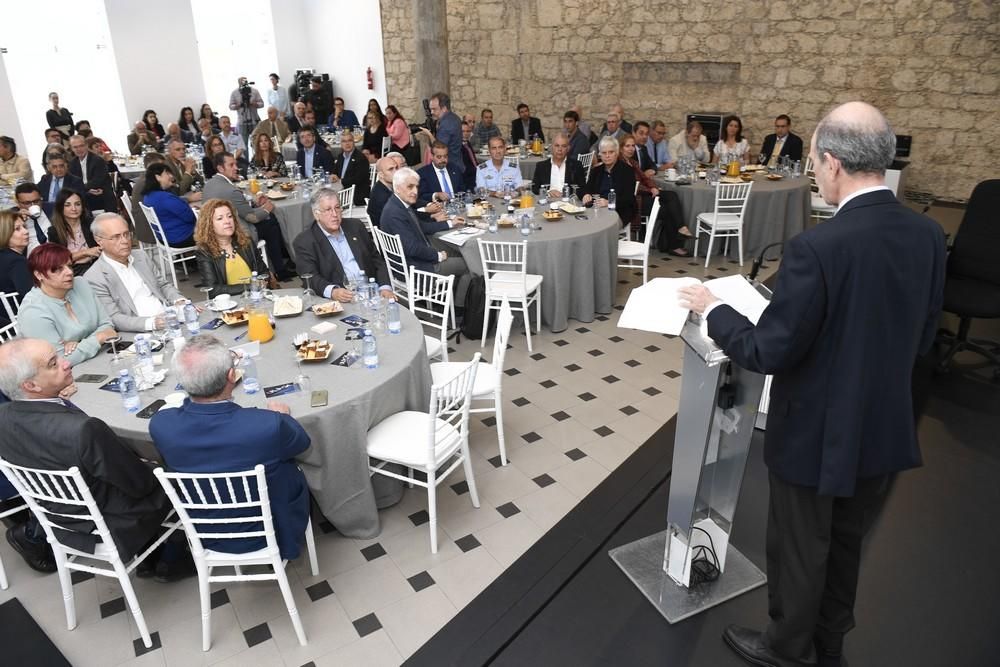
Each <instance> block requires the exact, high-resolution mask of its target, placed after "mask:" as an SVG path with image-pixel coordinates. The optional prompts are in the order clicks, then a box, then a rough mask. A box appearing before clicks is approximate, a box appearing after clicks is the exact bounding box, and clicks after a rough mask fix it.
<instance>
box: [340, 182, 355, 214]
mask: <svg viewBox="0 0 1000 667" xmlns="http://www.w3.org/2000/svg"><path fill="white" fill-rule="evenodd" d="M337 197H339V198H340V208H342V209H344V217H345V218H350V217H351V215H352V214H353V213H354V186H353V185H352V186H351V187H349V188H344V189H343V190H341V191H340V192H338V193H337Z"/></svg>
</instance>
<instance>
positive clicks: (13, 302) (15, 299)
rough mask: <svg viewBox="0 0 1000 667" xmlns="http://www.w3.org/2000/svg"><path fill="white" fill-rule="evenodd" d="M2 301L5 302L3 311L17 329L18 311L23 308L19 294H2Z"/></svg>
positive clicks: (0, 293) (0, 295)
mask: <svg viewBox="0 0 1000 667" xmlns="http://www.w3.org/2000/svg"><path fill="white" fill-rule="evenodd" d="M0 301H3V311H4V312H5V313H6V314H7V319H8V320H9V321H10V323H11V324H13V325H14V328H15V329H16V328H17V311H18V309H20V308H21V297H20V296H18V294H17V292H0Z"/></svg>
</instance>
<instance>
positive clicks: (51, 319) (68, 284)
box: [2, 243, 118, 366]
mask: <svg viewBox="0 0 1000 667" xmlns="http://www.w3.org/2000/svg"><path fill="white" fill-rule="evenodd" d="M28 269H29V270H30V271H31V275H32V280H33V281H34V283H35V287H34V288H32V290H31V291H30V292H28V293H27V294H26V295H25V297H24V301H22V302H21V309H20V310H19V311H18V313H17V321H18V327H19V328H20V329H21V335H22V336H25V337H27V338H41V339H43V340H47V341H48V342H50V343H51V344H52V345H54V346H56V347H57V348H58V349H59V351H60V352H61V353H62V354H63V356H65V357H66V359H67V360H69V363H71V364H73V365H74V366H75V365H76V364H78V363H80V362H82V361H86V360H87V359H90V358H91V357H93V356H94V355H96V354H97V353H98V352H99V351H100V350H101V345H102V344H103V343H104V341H106V340H107V339H109V338H112V337H114V336H117V335H118V334H117V333H116V332H115V330H114V328H113V327H112V326H111V320H109V319H108V316H107V314H106V313H105V312H104V309H103V308H102V307H101V304H100V302H98V300H97V296H96V295H95V294H94V290H93V288H91V286H90V283H88V282H87V281H86V280H84V279H83V278H82V277H77V276H74V275H73V264H72V256H71V255H70V253H69V250H67V249H66V248H64V247H63V246H60V245H56V244H55V243H45V244H43V245H40V246H38V247H37V248H36V249H35V250H34V251H33V252H32V253H31V254H30V255H28ZM2 347H5V345H4V346H2Z"/></svg>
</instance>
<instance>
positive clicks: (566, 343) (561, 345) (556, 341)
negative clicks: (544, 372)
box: [552, 338, 569, 347]
mask: <svg viewBox="0 0 1000 667" xmlns="http://www.w3.org/2000/svg"><path fill="white" fill-rule="evenodd" d="M552 344H553V345H558V346H559V347H563V346H564V345H569V341H568V340H563V339H562V338H560V339H559V340H554V341H552Z"/></svg>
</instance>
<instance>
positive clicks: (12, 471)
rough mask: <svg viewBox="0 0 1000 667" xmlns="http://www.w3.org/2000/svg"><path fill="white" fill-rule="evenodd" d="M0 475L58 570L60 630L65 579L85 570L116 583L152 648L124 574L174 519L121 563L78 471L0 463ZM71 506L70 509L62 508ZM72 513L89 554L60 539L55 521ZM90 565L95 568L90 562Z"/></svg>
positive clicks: (67, 597)
mask: <svg viewBox="0 0 1000 667" xmlns="http://www.w3.org/2000/svg"><path fill="white" fill-rule="evenodd" d="M0 471H2V472H3V474H5V475H6V476H7V479H9V480H10V483H11V484H13V485H14V488H15V489H17V492H18V493H19V494H21V498H23V499H24V501H25V502H26V503H27V504H28V507H29V508H30V509H31V512H32V513H33V514H34V515H35V518H36V519H38V522H39V524H41V526H42V529H43V530H45V536H46V538H48V542H49V546H51V547H52V553H53V555H54V556H55V561H56V568H57V569H58V571H59V585H60V586H61V587H62V594H63V604H64V606H65V608H66V627H67V628H69V629H70V630H72V629H74V628H75V627H76V605H75V603H74V599H73V582H72V579H71V577H70V573H71V572H72V571H77V572H90V573H91V574H99V575H101V576H104V577H113V578H116V579H118V583H119V585H121V587H122V593H123V594H124V595H125V600H126V601H127V602H128V607H129V610H131V612H132V617H133V618H134V619H135V625H136V627H137V628H138V630H139V635H140V636H141V637H142V643H143V644H144V645H145V646H146V648H150V647H152V646H153V640H152V638H151V637H150V636H149V629H148V628H147V627H146V619H145V617H144V616H143V615H142V609H140V608H139V600H138V599H137V598H136V596H135V590H133V588H132V582H131V581H130V580H129V574H130V573H131V572H132V570H134V569H135V568H136V567H137V566H138V565H139V564H140V563H142V561H143V560H145V559H146V558H147V557H148V556H149V555H150V554H151V553H153V551H154V550H156V549H157V548H158V547H159V546H160V545H161V544H163V542H164V541H165V540H166V539H167V538H168V537H169V536H170V535H171V534H172V533H173V532H174V531H175V530H177V528H178V527H179V525H180V524H179V523H178V522H176V521H174V522H170V521H169V519H170V517H168V521H166V522H164V524H163V526H164V528H165V530H164V532H163V533H162V534H161V535H160V536H159V537H158V538H157V539H156V540H155V541H154V542H153V543H152V544H151V545H149V546H148V547H147V548H146V550H145V551H143V552H142V553H141V554H139V555H138V556H136V557H135V558H133V559H132V560H131V561H130V562H129V563H128V564H127V565H126V564H125V563H123V562H122V559H121V555H120V554H119V553H118V547H116V546H115V542H114V540H113V539H112V537H111V532H110V531H109V530H108V526H107V524H106V523H104V516H103V515H102V514H101V510H100V509H99V508H98V507H97V502H96V501H95V500H94V496H93V494H91V493H90V488H89V487H88V486H87V483H86V482H85V481H84V479H83V475H82V474H81V473H80V469H79V468H77V467H76V466H73V467H72V468H70V469H69V470H38V469H35V468H25V467H23V466H16V465H14V464H12V463H8V462H7V461H5V460H3V459H0ZM67 508H72V509H67ZM69 514H72V516H73V521H74V523H75V522H78V521H79V522H81V523H82V524H84V525H86V524H88V523H93V524H94V534H95V535H96V536H97V538H98V540H99V542H98V544H97V546H96V548H95V549H94V552H93V553H90V552H87V551H81V550H80V549H77V548H75V547H72V546H69V545H67V544H64V543H63V542H62V540H61V538H65V537H66V535H67V530H66V529H65V528H63V527H62V526H61V525H60V524H59V518H60V517H65V516H67V515H69ZM101 562H103V563H106V564H108V565H109V566H110V568H105V567H100V566H99V565H97V564H96V563H101ZM90 563H95V564H90Z"/></svg>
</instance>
